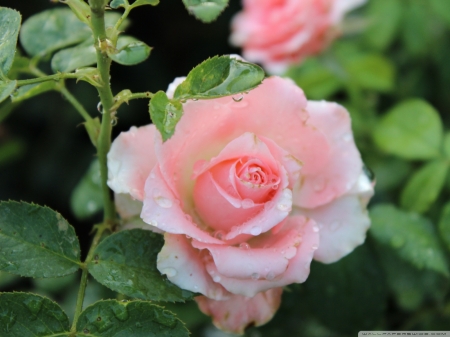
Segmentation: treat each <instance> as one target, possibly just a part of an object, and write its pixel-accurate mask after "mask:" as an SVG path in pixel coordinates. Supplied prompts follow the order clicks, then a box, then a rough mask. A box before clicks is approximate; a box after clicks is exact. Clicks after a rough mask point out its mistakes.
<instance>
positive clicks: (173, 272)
mask: <svg viewBox="0 0 450 337" xmlns="http://www.w3.org/2000/svg"><path fill="white" fill-rule="evenodd" d="M161 273H162V274H165V275H167V277H174V276H175V275H177V271H176V270H175V269H174V268H165V269H163V270H162V272H161Z"/></svg>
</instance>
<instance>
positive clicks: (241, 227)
mask: <svg viewBox="0 0 450 337" xmlns="http://www.w3.org/2000/svg"><path fill="white" fill-rule="evenodd" d="M177 83H180V80H178V81H177ZM175 86H176V84H175V85H172V86H171V87H169V95H170V92H173V90H174V88H175ZM183 108H184V115H183V117H182V118H181V120H180V122H179V123H178V124H177V126H176V130H175V133H174V135H173V136H172V138H170V139H169V140H167V141H166V142H162V138H161V135H160V133H159V132H158V131H157V129H156V128H155V126H154V125H147V126H143V127H140V128H136V127H132V128H131V129H130V131H128V132H123V133H121V134H120V135H119V136H118V137H117V139H116V140H115V141H114V143H113V144H112V147H111V151H110V152H109V154H108V167H109V174H110V175H109V181H108V184H109V186H110V187H111V188H112V189H113V190H114V192H115V193H116V203H117V207H118V210H119V213H120V214H121V216H122V218H124V219H125V220H126V219H128V218H130V217H132V216H133V215H136V214H140V216H141V218H142V220H143V221H144V222H145V226H146V228H147V229H150V228H153V229H157V230H159V231H162V232H164V239H165V244H164V246H163V248H162V250H161V252H160V253H159V255H158V260H157V267H158V269H159V271H160V272H161V273H162V274H165V275H166V276H167V278H168V279H169V280H170V281H171V282H173V283H174V284H176V285H177V286H179V287H180V288H183V289H187V290H190V291H193V292H196V293H201V294H203V295H204V296H200V297H197V298H196V300H197V302H198V304H199V307H200V309H201V310H202V311H203V312H204V313H206V314H209V315H211V316H212V317H213V320H214V323H215V325H216V326H218V327H219V328H221V329H223V330H226V331H231V332H235V333H242V332H243V331H244V329H245V328H246V327H247V326H249V325H256V326H258V325H261V324H264V323H266V322H267V321H269V320H270V319H271V318H272V316H273V315H274V313H275V311H276V310H277V309H278V307H279V305H280V299H281V294H282V287H284V286H286V285H289V284H291V283H300V282H304V281H305V280H306V278H307V277H308V274H309V270H310V263H311V260H312V259H315V260H317V261H321V262H324V263H331V262H335V261H337V260H339V259H340V258H341V257H343V256H345V255H347V254H348V253H350V252H351V251H352V250H353V249H354V248H355V247H356V246H358V245H360V244H362V243H363V242H364V239H365V233H366V231H367V229H368V227H369V225H370V220H369V218H368V215H367V211H366V205H367V202H368V200H369V198H370V197H371V196H372V194H373V187H372V184H371V182H370V181H369V179H368V178H367V176H366V175H365V174H364V171H363V163H362V161H361V157H360V154H359V152H358V150H357V148H356V146H355V143H354V141H353V137H352V131H351V125H350V118H349V114H348V112H347V111H346V110H345V108H343V107H342V106H340V105H338V104H336V103H328V102H325V101H322V102H313V101H307V100H306V98H305V96H304V94H303V92H302V90H301V89H300V88H298V87H297V86H296V85H295V84H294V83H293V82H292V81H291V80H288V79H283V78H280V77H269V78H266V79H265V80H264V81H263V83H262V84H261V85H260V86H259V87H257V88H256V89H254V90H252V91H250V92H249V93H248V94H245V95H244V96H243V98H242V99H241V98H240V97H239V99H237V98H236V97H234V99H233V98H232V97H224V98H217V99H210V100H199V101H191V100H190V101H188V102H186V103H185V104H183ZM133 199H134V200H133ZM125 222H127V221H125ZM130 226H136V224H131V225H130V224H128V228H130Z"/></svg>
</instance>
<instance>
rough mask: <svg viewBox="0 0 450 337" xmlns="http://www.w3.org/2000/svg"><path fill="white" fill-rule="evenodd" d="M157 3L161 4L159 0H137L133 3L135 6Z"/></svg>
mask: <svg viewBox="0 0 450 337" xmlns="http://www.w3.org/2000/svg"><path fill="white" fill-rule="evenodd" d="M157 4H159V0H136V1H135V2H134V3H133V7H137V6H143V5H151V6H156V5H157Z"/></svg>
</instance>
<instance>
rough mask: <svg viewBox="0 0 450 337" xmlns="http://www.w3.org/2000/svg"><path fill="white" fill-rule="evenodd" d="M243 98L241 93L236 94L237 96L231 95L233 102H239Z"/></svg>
mask: <svg viewBox="0 0 450 337" xmlns="http://www.w3.org/2000/svg"><path fill="white" fill-rule="evenodd" d="M243 99H244V95H242V94H240V95H237V96H233V101H235V102H240V101H242V100H243Z"/></svg>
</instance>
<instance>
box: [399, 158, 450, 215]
mask: <svg viewBox="0 0 450 337" xmlns="http://www.w3.org/2000/svg"><path fill="white" fill-rule="evenodd" d="M448 169H449V163H448V162H447V160H435V161H432V162H429V163H427V164H426V165H425V166H423V167H422V168H420V170H417V171H416V172H415V173H414V175H413V176H412V177H411V178H410V180H409V181H408V182H407V184H406V186H405V188H404V189H403V191H402V194H401V199H400V204H401V206H402V207H403V208H405V209H407V210H410V211H414V212H418V213H424V212H426V211H428V209H429V208H430V207H431V205H432V204H433V203H434V202H435V201H436V199H437V198H438V197H439V194H440V193H441V190H442V188H443V187H444V184H445V177H446V176H447V173H448Z"/></svg>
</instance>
